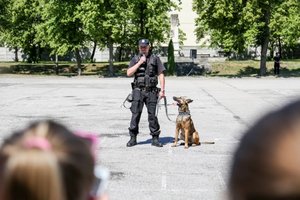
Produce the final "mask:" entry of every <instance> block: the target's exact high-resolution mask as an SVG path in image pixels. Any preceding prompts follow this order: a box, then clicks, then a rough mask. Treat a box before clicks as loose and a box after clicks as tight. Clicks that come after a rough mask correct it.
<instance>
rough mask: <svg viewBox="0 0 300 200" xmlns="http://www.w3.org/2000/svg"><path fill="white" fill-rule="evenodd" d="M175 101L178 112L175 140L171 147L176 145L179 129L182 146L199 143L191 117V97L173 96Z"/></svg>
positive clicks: (187, 146) (186, 146)
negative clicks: (182, 141)
mask: <svg viewBox="0 0 300 200" xmlns="http://www.w3.org/2000/svg"><path fill="white" fill-rule="evenodd" d="M173 99H174V101H176V102H177V105H178V111H179V114H178V116H177V118H176V131H175V141H174V144H173V145H172V147H176V146H177V142H178V135H179V131H180V139H182V140H184V142H185V143H184V148H186V149H187V148H189V145H193V144H195V145H200V138H199V134H198V132H197V131H196V129H195V127H194V123H193V120H192V118H191V114H190V110H189V105H188V104H189V103H191V102H193V100H191V99H186V98H185V97H173Z"/></svg>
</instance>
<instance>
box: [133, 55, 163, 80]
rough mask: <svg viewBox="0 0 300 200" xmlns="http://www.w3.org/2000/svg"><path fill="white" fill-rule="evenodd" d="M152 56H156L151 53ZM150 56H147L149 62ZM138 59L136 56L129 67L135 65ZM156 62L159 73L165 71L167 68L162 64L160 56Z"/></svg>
mask: <svg viewBox="0 0 300 200" xmlns="http://www.w3.org/2000/svg"><path fill="white" fill-rule="evenodd" d="M150 56H154V55H152V54H151V55H150ZM150 56H147V62H149V59H150ZM138 61H139V60H138V59H137V56H134V57H133V58H132V59H131V61H130V63H129V66H128V68H130V67H133V66H134V65H135V64H136V63H137V62H138ZM156 64H157V72H158V75H160V74H161V73H163V72H164V71H165V70H166V68H165V67H164V65H163V64H162V62H161V60H160V58H159V57H158V56H156Z"/></svg>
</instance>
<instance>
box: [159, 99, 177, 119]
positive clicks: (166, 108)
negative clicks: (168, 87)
mask: <svg viewBox="0 0 300 200" xmlns="http://www.w3.org/2000/svg"><path fill="white" fill-rule="evenodd" d="M161 99H164V104H163V105H164V107H165V111H166V116H167V118H168V120H169V121H171V122H174V123H176V122H175V121H173V120H171V119H170V117H169V114H168V105H173V104H168V103H167V98H166V96H163V97H161V98H160V99H158V101H157V104H156V112H155V116H156V117H157V115H158V110H159V108H160V105H161V104H159V102H160V100H161Z"/></svg>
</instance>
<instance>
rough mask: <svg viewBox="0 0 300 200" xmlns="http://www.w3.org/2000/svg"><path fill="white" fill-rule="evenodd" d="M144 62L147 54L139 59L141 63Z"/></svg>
mask: <svg viewBox="0 0 300 200" xmlns="http://www.w3.org/2000/svg"><path fill="white" fill-rule="evenodd" d="M144 62H146V56H145V55H143V56H142V57H141V58H140V60H139V63H140V64H143V63H144Z"/></svg>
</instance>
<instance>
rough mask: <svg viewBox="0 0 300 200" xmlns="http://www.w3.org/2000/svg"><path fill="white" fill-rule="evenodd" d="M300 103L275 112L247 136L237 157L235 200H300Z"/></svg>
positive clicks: (232, 179)
mask: <svg viewBox="0 0 300 200" xmlns="http://www.w3.org/2000/svg"><path fill="white" fill-rule="evenodd" d="M299 155H300V101H297V102H294V103H291V104H289V105H287V106H285V107H284V108H282V109H280V110H278V111H275V112H271V113H269V114H267V115H266V116H265V117H263V118H262V119H260V120H259V121H258V122H257V123H256V124H255V125H254V126H253V127H252V128H250V129H249V130H248V131H247V132H246V134H245V135H244V136H243V138H242V140H241V142H240V145H239V147H238V149H237V151H236V153H235V155H234V157H233V164H232V168H231V175H230V179H229V191H230V197H231V199H232V200H250V199H269V200H270V199H294V198H297V199H300V168H299V166H300V156H299Z"/></svg>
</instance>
